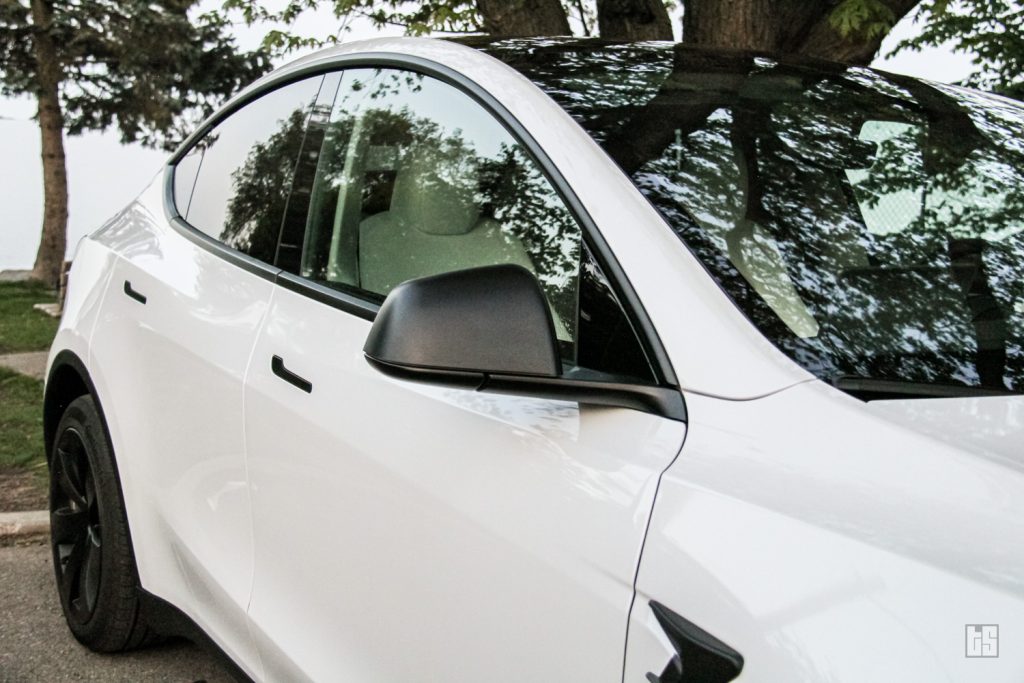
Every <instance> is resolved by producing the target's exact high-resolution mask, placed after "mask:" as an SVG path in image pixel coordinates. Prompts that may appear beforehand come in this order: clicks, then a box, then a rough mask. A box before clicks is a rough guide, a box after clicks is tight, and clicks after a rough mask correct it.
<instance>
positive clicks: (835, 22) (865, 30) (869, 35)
mask: <svg viewBox="0 0 1024 683" xmlns="http://www.w3.org/2000/svg"><path fill="white" fill-rule="evenodd" d="M829 23H831V25H832V28H834V29H835V30H836V31H838V32H839V35H841V36H842V37H843V38H849V37H851V36H854V35H857V36H861V37H863V38H864V39H865V40H871V39H873V38H877V37H879V36H884V35H886V34H887V33H889V31H891V30H892V27H893V26H895V24H896V13H895V12H893V11H892V8H890V7H889V6H888V5H886V4H885V3H884V2H882V0H842V1H841V2H840V3H839V5H838V6H837V7H836V8H835V9H834V10H833V11H832V15H831V16H830V17H829Z"/></svg>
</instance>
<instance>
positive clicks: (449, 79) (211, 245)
mask: <svg viewBox="0 0 1024 683" xmlns="http://www.w3.org/2000/svg"><path fill="white" fill-rule="evenodd" d="M358 67H368V68H389V67H393V68H400V69H404V70H407V71H414V72H417V73H421V74H423V75H426V76H430V77H432V78H436V79H438V80H440V81H442V82H444V83H447V84H449V85H451V86H453V87H456V88H458V89H459V90H461V91H462V92H464V93H466V94H467V95H469V96H470V97H472V98H473V99H474V100H475V101H476V102H477V103H478V104H480V105H481V106H483V107H484V109H485V110H487V111H488V112H489V113H491V114H492V115H493V116H494V117H495V118H496V119H497V120H498V121H499V122H500V123H501V124H502V125H503V126H504V127H505V128H506V130H508V131H509V133H510V134H511V135H512V136H513V137H514V138H515V139H516V140H517V141H518V142H519V143H520V144H522V145H523V146H524V147H525V148H526V149H527V151H528V152H529V154H530V155H531V156H532V157H533V158H534V159H535V160H536V161H537V163H538V164H539V165H540V167H541V169H542V171H543V172H544V175H545V176H546V177H547V179H548V180H549V181H550V182H551V184H552V186H553V187H554V188H555V190H556V191H557V192H558V194H559V196H560V197H561V198H562V200H563V201H564V202H565V204H566V205H567V206H568V207H569V210H570V211H571V212H572V214H573V215H574V216H575V218H576V219H577V220H578V221H579V223H580V225H581V227H582V228H583V237H584V240H585V241H586V243H587V245H588V246H589V247H590V248H591V250H592V252H593V254H594V257H595V258H596V259H597V261H598V264H599V265H600V266H601V268H602V269H604V271H605V273H606V275H607V276H608V279H609V281H610V282H611V284H612V287H613V288H614V290H615V293H616V295H617V296H618V297H619V300H620V301H621V302H622V305H623V308H624V309H625V310H626V314H627V316H628V317H629V318H630V320H631V322H633V323H634V325H635V328H636V329H637V331H638V332H639V333H640V343H641V345H642V346H643V348H644V351H645V352H647V353H648V354H649V356H650V358H649V359H650V361H651V363H652V364H653V366H654V368H655V371H656V373H657V374H658V375H659V377H658V380H659V382H660V383H662V384H664V385H666V386H667V387H668V388H670V389H672V390H675V391H676V392H677V393H679V400H680V401H682V400H683V398H682V393H681V392H680V391H679V389H678V387H679V381H678V379H677V377H676V374H675V371H674V370H673V368H672V364H671V361H670V360H669V358H668V354H667V353H666V351H665V347H664V345H663V344H662V343H661V339H660V338H659V337H658V334H657V332H656V331H655V329H654V324H653V323H652V322H651V319H650V316H648V314H647V311H646V310H645V309H644V307H643V304H642V303H641V301H640V299H639V297H638V296H637V294H636V292H635V291H634V290H633V287H632V285H631V284H630V283H629V279H628V278H627V277H626V274H625V272H624V271H623V269H622V267H621V266H620V265H619V263H618V261H616V259H615V257H614V255H613V253H612V251H611V248H610V247H609V246H608V244H607V242H605V240H604V238H603V236H602V235H601V233H600V231H599V230H598V228H597V225H596V223H595V222H594V220H593V218H592V217H591V216H590V214H589V213H588V212H587V210H586V208H585V207H584V206H583V203H582V202H581V201H580V199H579V197H577V196H576V193H575V192H574V191H573V189H572V187H571V186H570V185H569V184H568V182H567V181H566V180H565V178H564V177H563V176H562V174H561V172H560V171H559V170H558V168H557V167H556V166H555V164H554V162H553V161H551V158H550V157H549V156H548V155H547V153H546V152H545V151H544V149H543V148H542V147H541V146H540V144H539V143H538V142H537V141H536V140H535V139H534V138H533V136H532V135H530V133H529V131H527V129H526V127H525V126H523V124H521V123H520V122H519V121H518V119H516V118H515V117H514V116H513V115H512V113H511V112H509V111H508V109H506V108H505V106H504V105H502V104H501V103H500V102H499V101H498V100H497V99H496V98H495V97H494V96H493V95H491V94H490V93H489V92H488V91H487V90H486V89H484V88H483V87H482V86H480V85H479V84H477V83H476V82H474V81H472V80H470V79H469V78H467V77H466V76H464V75H462V74H461V73H459V72H457V71H455V70H454V69H451V68H449V67H447V66H444V65H443V64H439V63H437V62H434V61H431V60H429V59H424V58H422V57H416V56H413V55H402V54H397V53H390V52H374V53H363V54H355V55H339V56H336V57H333V58H330V59H328V60H325V61H318V62H314V63H312V64H309V65H306V66H304V67H301V68H299V69H296V70H295V71H292V72H289V73H286V74H280V75H277V76H273V75H272V76H270V77H269V78H268V79H267V80H266V81H265V82H263V83H261V84H260V85H259V86H258V87H255V88H253V89H252V90H251V91H249V92H246V93H244V95H242V96H241V97H239V98H238V99H236V100H234V101H233V102H231V103H230V104H228V105H227V106H226V107H225V108H223V109H222V110H221V111H219V112H217V114H215V115H214V116H213V117H211V118H210V119H209V120H208V121H207V122H206V123H205V124H204V125H203V126H201V127H200V128H199V129H198V130H196V131H195V132H194V133H193V134H192V135H190V136H189V137H188V138H186V139H185V141H184V142H183V143H182V144H181V145H180V146H179V147H178V149H177V150H176V151H175V152H174V154H173V155H172V156H171V159H170V161H169V162H168V167H167V171H166V173H165V181H164V210H165V212H166V213H167V216H168V219H169V220H170V221H171V224H172V225H173V226H174V227H175V228H176V229H177V230H178V231H179V232H181V233H182V234H184V235H186V236H187V237H190V239H192V241H193V242H195V243H196V244H197V245H199V246H201V247H204V248H207V249H210V250H211V251H214V252H215V253H217V254H219V255H221V256H222V257H224V258H227V259H228V260H230V261H232V262H233V263H235V264H236V265H239V266H240V267H243V268H246V269H247V270H249V271H250V272H253V273H255V274H257V275H260V276H261V277H265V278H267V279H271V280H275V281H277V282H278V283H280V284H282V285H283V286H285V287H287V288H288V289H291V290H292V291H295V292H298V293H300V294H304V295H307V296H312V297H313V298H314V299H316V300H317V301H320V302H321V303H325V304H327V305H330V306H333V307H335V308H338V309H340V310H343V311H346V312H348V313H352V314H353V315H357V316H359V317H361V318H364V319H366V320H373V317H374V316H375V315H376V311H377V310H378V309H379V306H377V305H376V304H373V303H370V302H367V301H365V300H359V299H358V298H357V297H353V296H347V295H344V294H341V293H339V292H335V291H333V290H331V289H330V288H327V287H322V286H320V285H316V284H315V283H313V282H311V281H308V280H304V279H303V278H299V277H297V276H294V275H291V274H288V273H284V272H283V271H282V270H281V269H279V268H274V267H271V266H268V265H266V264H263V263H261V262H259V261H256V260H255V259H251V258H249V257H248V256H245V255H244V254H241V253H240V252H237V251H235V250H233V249H230V248H229V247H226V246H224V245H223V244H221V243H219V242H217V241H216V240H213V239H212V238H210V237H208V236H207V235H205V234H204V233H202V232H200V231H198V230H196V229H195V228H193V227H192V226H190V225H189V224H188V223H186V222H185V221H184V219H182V218H181V216H180V215H179V214H178V211H177V209H176V207H175V206H174V166H175V164H177V162H178V161H179V160H180V159H181V157H183V156H184V155H185V154H187V153H188V152H189V151H190V150H191V148H192V147H193V146H194V145H195V144H196V143H197V142H198V141H199V140H201V139H202V138H203V136H205V135H206V134H207V133H208V132H209V131H210V130H211V129H213V128H214V127H215V126H216V125H217V124H219V123H220V122H221V121H222V120H224V119H225V118H226V117H228V116H230V115H231V114H233V113H234V112H236V111H238V110H239V109H240V108H242V107H244V106H245V105H247V104H248V103H249V102H252V101H253V100H255V99H257V98H259V97H262V96H263V95H265V94H267V93H268V92H270V91H272V90H276V89H278V88H281V87H284V86H286V85H288V84H290V83H294V82H296V81H299V80H302V79H304V78H308V77H310V76H315V75H318V74H326V73H329V72H332V71H339V70H342V69H349V68H358ZM200 236H201V237H200ZM218 247H219V248H218ZM231 254H234V255H235V256H234V257H232V256H231ZM254 263H255V264H258V266H259V267H254V266H253V264H254Z"/></svg>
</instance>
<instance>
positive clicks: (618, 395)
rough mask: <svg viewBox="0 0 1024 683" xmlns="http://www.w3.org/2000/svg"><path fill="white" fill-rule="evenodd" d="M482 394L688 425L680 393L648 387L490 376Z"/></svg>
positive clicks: (542, 378)
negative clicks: (649, 415)
mask: <svg viewBox="0 0 1024 683" xmlns="http://www.w3.org/2000/svg"><path fill="white" fill-rule="evenodd" d="M479 391H486V392H492V393H499V394H516V395H520V396H523V395H527V396H541V397H543V398H551V399H556V400H563V401H579V402H580V403H586V404H591V405H603V406H613V407H616V408H631V409H633V410H639V411H641V412H645V413H653V414H655V415H661V416H663V417H667V418H669V419H671V420H678V421H680V422H686V404H685V403H684V402H683V395H682V393H681V392H680V391H679V390H678V389H672V388H669V387H659V386H652V385H647V384H624V383H621V382H601V381H592V380H577V379H569V378H566V377H523V376H519V375H487V376H486V381H485V383H484V385H483V386H482V387H481V388H480V389H479Z"/></svg>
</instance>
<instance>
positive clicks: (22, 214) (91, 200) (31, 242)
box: [0, 98, 167, 270]
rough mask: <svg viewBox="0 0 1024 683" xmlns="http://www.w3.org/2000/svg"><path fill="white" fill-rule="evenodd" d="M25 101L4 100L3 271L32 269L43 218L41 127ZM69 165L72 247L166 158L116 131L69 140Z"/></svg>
mask: <svg viewBox="0 0 1024 683" xmlns="http://www.w3.org/2000/svg"><path fill="white" fill-rule="evenodd" d="M31 115H32V107H31V106H29V105H28V103H27V102H26V101H25V100H12V99H7V98H3V99H0V270H8V269H21V268H31V267H32V263H33V262H34V261H35V256H36V249H37V248H38V247H39V234H40V229H41V227H42V218H43V169H42V161H41V160H40V156H39V128H38V126H37V125H36V122H35V121H33V120H31V118H30V117H31ZM65 151H66V153H67V163H68V185H69V195H70V196H69V207H68V208H69V225H68V249H69V252H70V250H72V249H74V247H75V245H76V244H78V240H79V239H81V237H82V236H83V235H85V234H86V233H88V232H89V231H90V230H93V229H95V228H97V227H99V226H100V225H102V224H103V222H104V221H105V220H106V219H107V218H109V217H110V216H112V215H113V214H114V213H116V212H117V211H118V210H120V209H121V208H123V207H124V206H125V205H126V204H127V203H128V202H130V201H131V200H132V199H133V198H134V197H136V196H137V195H138V194H139V192H141V191H142V190H143V188H145V187H146V185H147V184H148V183H149V181H150V180H151V179H152V178H153V176H154V175H155V174H156V173H157V172H158V171H159V170H160V167H161V166H162V164H163V162H164V160H165V159H166V158H167V154H166V153H165V152H161V151H157V150H152V149H147V148H145V147H142V146H141V145H122V144H120V142H119V141H118V137H117V134H116V133H111V132H108V133H88V134H86V135H81V136H76V137H69V138H66V139H65Z"/></svg>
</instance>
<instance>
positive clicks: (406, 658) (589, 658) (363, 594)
mask: <svg viewBox="0 0 1024 683" xmlns="http://www.w3.org/2000/svg"><path fill="white" fill-rule="evenodd" d="M369 329H370V323H369V322H367V321H365V320H362V319H360V318H356V317H355V316H352V315H351V314H348V313H345V312H342V311H339V310H336V309H333V308H330V307H328V306H325V305H323V304H320V303H318V302H316V301H312V300H310V299H309V298H307V297H305V296H302V295H300V294H296V293H294V292H291V291H289V290H286V289H284V288H282V287H278V288H277V290H276V291H275V293H274V301H273V304H272V306H271V309H270V312H269V314H268V315H267V323H266V326H265V327H264V330H263V332H262V333H261V335H260V340H259V342H258V343H257V345H256V349H255V351H254V353H253V364H252V367H251V369H250V372H249V378H248V382H247V389H246V400H245V402H246V441H247V443H248V449H249V472H250V477H251V482H252V488H253V506H254V513H255V515H254V527H255V534H256V566H257V567H258V571H257V572H256V581H255V586H254V590H253V601H252V607H251V609H250V617H251V618H252V621H253V630H254V633H255V634H256V637H257V639H258V641H259V644H260V648H261V651H260V654H261V655H262V658H263V662H264V665H265V667H266V672H267V676H268V678H269V679H270V680H288V681H299V680H317V681H322V680H353V681H398V680H466V681H473V680H507V681H539V680H581V681H582V680H586V681H617V680H619V679H620V677H621V671H622V656H623V648H622V645H623V642H624V639H625V628H626V618H627V615H628V611H629V604H630V602H631V600H632V597H633V578H634V575H635V571H636V563H637V560H638V558H639V555H640V546H641V544H642V542H643V537H644V531H645V529H646V526H647V521H648V516H649V513H650V509H651V505H652V503H653V498H654V491H655V488H656V485H657V480H658V476H659V475H660V474H661V472H662V471H663V470H664V468H665V467H667V466H668V464H669V462H671V461H672V459H673V458H674V457H675V456H676V454H677V453H678V452H679V447H680V445H681V444H682V441H683V435H684V431H685V426H684V425H683V423H681V422H677V421H673V420H668V419H665V418H661V417H657V416H654V415H648V414H645V413H640V412H637V411H632V410H625V409H619V408H599V407H592V406H591V407H580V406H578V405H577V404H576V403H569V402H564V401H550V400H542V399H528V398H518V397H513V396H501V395H493V394H480V393H477V392H474V391H471V390H465V389H449V388H443V387H430V386H425V385H420V384H415V383H411V382H403V381H397V380H391V379H387V378H385V377H383V376H382V375H380V374H379V373H378V372H377V371H376V370H374V369H373V368H371V367H370V366H369V364H368V363H367V362H366V360H365V359H364V358H363V352H362V345H363V341H364V340H365V338H366V335H367V333H368V332H369ZM273 355H279V356H281V357H282V358H283V359H284V360H285V362H286V364H287V367H288V369H289V370H290V371H292V372H295V373H296V374H298V375H300V376H303V377H306V378H308V379H310V380H311V381H312V382H313V391H312V393H310V394H306V393H304V392H302V391H300V390H299V389H297V388H296V387H294V386H292V385H290V384H288V383H286V382H283V381H282V380H281V379H280V378H279V377H277V376H275V375H274V374H273V373H272V372H271V368H270V359H271V357H272V356H273ZM382 409H383V410H387V411H388V413H389V414H390V415H391V416H392V419H391V420H388V421H382V420H381V419H380V411H381V410H382ZM300 558H301V559H300ZM355 615H359V616H358V617H357V616H355ZM467 643H469V645H468V646H467ZM519 653H523V654H524V655H525V653H529V656H519Z"/></svg>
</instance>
